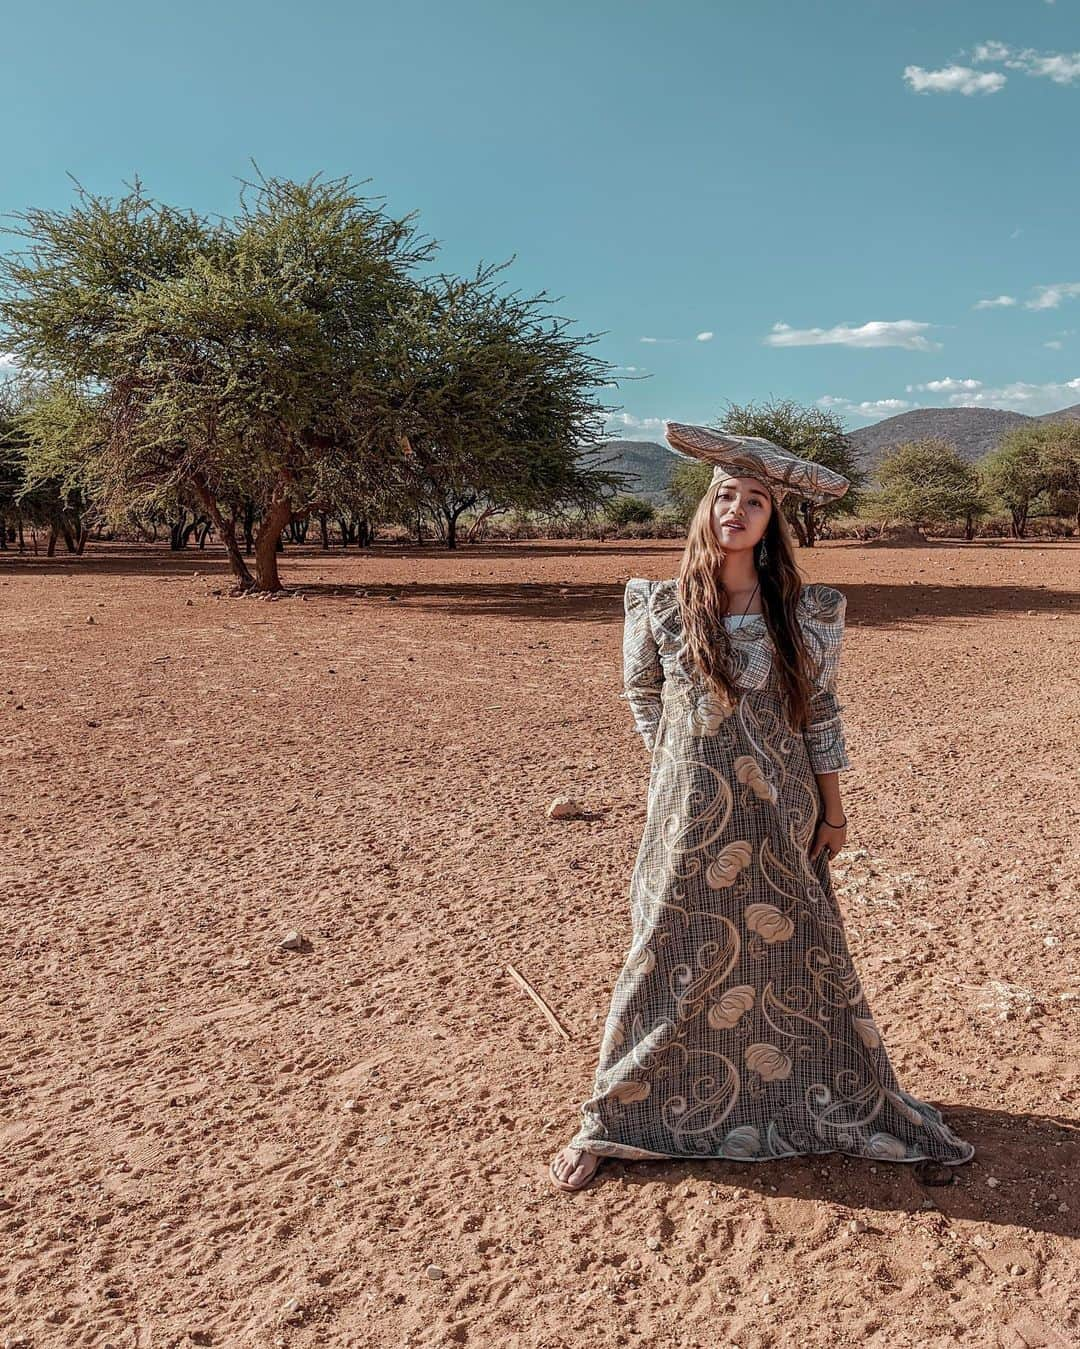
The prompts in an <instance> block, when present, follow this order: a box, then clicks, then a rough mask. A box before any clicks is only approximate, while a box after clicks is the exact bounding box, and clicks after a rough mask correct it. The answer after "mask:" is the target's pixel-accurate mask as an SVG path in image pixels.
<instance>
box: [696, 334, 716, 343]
mask: <svg viewBox="0 0 1080 1349" xmlns="http://www.w3.org/2000/svg"><path fill="white" fill-rule="evenodd" d="M697 340H698V341H699V342H711V341H712V340H713V334H712V333H698V335H697Z"/></svg>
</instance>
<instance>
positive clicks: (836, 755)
mask: <svg viewBox="0 0 1080 1349" xmlns="http://www.w3.org/2000/svg"><path fill="white" fill-rule="evenodd" d="M819 590H820V592H821V603H820V605H819V607H818V610H817V612H816V614H815V615H814V617H813V618H812V619H811V620H810V622H809V625H808V627H809V636H810V640H811V645H812V646H813V647H814V648H815V649H814V651H813V655H814V657H815V659H816V660H817V661H818V669H817V674H816V676H815V679H814V690H813V693H812V695H811V698H810V707H809V722H808V724H807V727H806V729H805V730H804V731H803V739H804V740H805V742H806V753H807V757H808V758H809V760H810V767H811V769H812V770H813V773H814V777H815V779H816V780H817V786H818V793H819V795H820V797H821V818H820V820H819V822H818V826H817V830H816V832H815V835H814V839H813V842H812V844H811V848H810V856H811V858H812V859H813V858H816V857H817V854H818V853H819V852H820V851H821V849H822V847H824V846H826V845H827V846H828V847H829V849H830V850H831V853H832V854H835V853H837V852H839V850H840V849H841V848H842V847H843V846H844V844H845V842H846V841H847V816H846V814H845V813H844V804H843V801H842V800H841V797H840V773H841V772H842V771H843V770H844V769H848V768H851V767H852V766H853V765H852V763H851V759H850V758H849V757H848V752H847V741H846V739H845V736H844V720H843V715H842V713H843V708H844V705H843V703H841V701H840V698H839V695H838V694H837V688H836V685H837V675H838V673H839V669H840V651H841V647H842V645H843V638H844V619H845V616H846V612H847V596H846V595H844V594H843V593H842V592H841V591H839V590H835V589H833V587H831V586H821V587H819Z"/></svg>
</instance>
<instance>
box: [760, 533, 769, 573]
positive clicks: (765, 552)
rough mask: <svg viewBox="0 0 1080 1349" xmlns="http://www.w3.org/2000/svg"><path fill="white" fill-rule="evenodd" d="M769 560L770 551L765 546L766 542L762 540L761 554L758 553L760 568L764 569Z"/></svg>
mask: <svg viewBox="0 0 1080 1349" xmlns="http://www.w3.org/2000/svg"><path fill="white" fill-rule="evenodd" d="M768 560H769V550H768V548H766V546H765V540H764V539H762V540H761V552H760V553H758V566H759V567H764V566H765V564H766V563H767V562H768Z"/></svg>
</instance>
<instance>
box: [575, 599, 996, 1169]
mask: <svg viewBox="0 0 1080 1349" xmlns="http://www.w3.org/2000/svg"><path fill="white" fill-rule="evenodd" d="M845 610H846V597H845V596H844V595H843V594H842V593H841V592H840V591H839V590H836V589H834V588H833V587H832V586H827V585H822V584H811V585H806V586H804V587H803V589H802V592H801V595H800V599H799V621H800V625H801V627H802V631H803V633H804V635H805V637H806V640H807V644H808V646H809V648H810V652H811V656H812V658H813V659H814V661H815V664H816V666H817V677H816V680H815V689H814V694H813V697H812V699H811V720H810V725H809V727H808V729H807V730H805V731H803V732H798V733H793V732H792V731H791V730H790V729H789V727H788V726H787V724H786V722H785V719H784V715H783V705H782V702H781V693H780V688H779V684H778V681H777V676H776V670H775V665H774V662H773V658H772V656H773V647H772V638H771V636H770V634H769V631H768V626H767V624H766V621H765V619H764V618H763V617H762V616H760V615H756V616H750V617H749V618H747V619H746V620H744V621H743V622H742V623H734V622H731V620H728V622H729V623H730V626H729V628H728V632H729V636H730V638H731V646H732V655H733V661H734V672H735V682H736V685H737V687H738V694H739V696H738V700H737V702H736V704H735V706H734V707H733V708H732V709H730V711H728V710H727V709H726V707H725V706H723V705H721V704H719V703H718V700H716V699H715V697H714V695H712V694H711V692H709V691H708V690H706V689H705V687H704V685H703V684H702V683H701V682H700V680H699V679H698V678H697V676H696V675H695V676H694V677H691V675H690V674H689V673H688V672H687V669H686V667H685V666H684V664H683V661H682V658H681V649H682V629H681V616H680V609H679V603H678V593H677V580H676V579H675V578H671V579H668V580H662V581H649V580H645V579H644V578H642V577H632V578H631V580H630V581H629V582H628V584H627V586H626V594H625V611H626V626H625V630H624V644H623V665H624V670H623V673H624V686H625V690H624V697H625V698H626V699H627V700H628V701H629V705H630V707H631V709H632V712H633V715H634V723H635V727H636V730H637V731H638V732H640V734H641V735H642V737H643V738H644V740H645V744H646V746H647V747H648V748H649V749H650V750H651V751H652V759H651V767H650V770H649V785H648V809H647V818H646V823H645V829H644V834H643V837H642V839H641V845H640V848H639V851H638V855H637V860H636V862H635V865H634V870H633V875H632V879H631V883H630V901H631V916H632V934H633V936H632V942H631V946H630V949H629V952H628V953H627V955H626V958H625V963H624V964H623V967H622V970H621V972H620V974H619V976H618V979H617V981H616V984H615V990H614V995H613V998H612V1002H611V1008H610V1012H609V1014H608V1016H607V1020H606V1022H605V1025H604V1032H603V1039H602V1043H601V1048H600V1060H599V1065H598V1068H597V1071H596V1077H595V1082H594V1085H593V1094H592V1095H591V1096H590V1097H589V1099H588V1100H586V1101H584V1102H582V1104H581V1106H580V1116H581V1119H580V1127H579V1129H578V1132H577V1133H576V1134H575V1136H574V1137H573V1138H572V1139H571V1140H570V1146H571V1147H575V1148H580V1149H582V1150H583V1151H584V1152H591V1153H597V1154H599V1155H600V1156H603V1157H625V1158H633V1159H641V1158H652V1157H699V1158H700V1157H716V1158H721V1157H723V1158H732V1159H736V1160H739V1161H767V1160H772V1159H776V1158H780V1157H792V1156H797V1155H801V1154H810V1153H826V1152H843V1153H848V1154H850V1155H852V1156H856V1157H868V1158H874V1159H876V1160H878V1161H893V1162H914V1161H919V1160H922V1159H926V1158H928V1159H932V1160H934V1161H936V1162H939V1163H944V1164H946V1165H955V1164H959V1163H962V1162H966V1161H970V1159H971V1158H972V1157H973V1156H974V1155H975V1148H974V1146H973V1145H972V1144H970V1143H968V1142H966V1141H965V1140H964V1139H962V1138H959V1137H958V1136H957V1135H956V1134H955V1133H953V1132H952V1130H951V1129H950V1128H949V1127H948V1125H947V1124H946V1123H945V1121H944V1120H943V1118H942V1115H941V1112H940V1111H939V1110H938V1109H937V1108H936V1107H934V1106H932V1105H930V1104H928V1103H927V1102H925V1101H921V1100H919V1099H917V1098H916V1097H915V1096H912V1095H911V1094H910V1093H909V1092H907V1091H905V1090H904V1089H903V1087H901V1086H900V1084H899V1082H898V1081H897V1078H896V1075H895V1073H894V1070H893V1067H892V1064H891V1063H890V1061H889V1057H888V1054H887V1052H886V1049H885V1046H884V1044H883V1042H882V1037H881V1034H880V1032H879V1030H878V1028H877V1026H876V1025H875V1024H874V1019H873V1016H872V1015H871V1011H870V1008H869V1006H868V1005H867V1001H866V997H865V995H864V993H863V989H862V986H861V984H860V982H859V977H858V975H857V974H856V972H855V969H854V967H853V965H852V961H851V956H850V954H849V951H848V947H847V942H846V939H845V935H844V925H843V918H842V916H841V913H840V909H839V907H838V905H837V901H836V898H835V895H834V893H833V888H832V880H831V877H830V873H829V863H828V860H827V859H826V858H825V856H824V854H822V853H819V854H818V857H817V859H816V861H814V862H811V861H810V858H809V848H810V845H811V843H812V841H813V836H814V832H815V829H816V825H817V821H818V818H819V815H820V808H821V798H820V794H819V791H818V787H817V782H816V779H815V776H814V775H815V773H828V772H833V771H841V770H844V769H847V768H850V767H851V766H852V765H851V762H850V760H849V758H848V754H847V747H846V743H845V738H844V727H843V721H842V717H841V713H842V710H843V704H842V703H841V702H840V701H839V699H838V696H837V691H836V677H837V670H838V667H839V659H840V648H841V643H842V638H843V631H844V617H845Z"/></svg>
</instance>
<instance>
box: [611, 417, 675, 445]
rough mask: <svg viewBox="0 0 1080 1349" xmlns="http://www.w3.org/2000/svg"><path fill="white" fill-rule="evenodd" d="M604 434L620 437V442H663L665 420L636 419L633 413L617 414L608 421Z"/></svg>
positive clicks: (660, 418) (654, 418)
mask: <svg viewBox="0 0 1080 1349" xmlns="http://www.w3.org/2000/svg"><path fill="white" fill-rule="evenodd" d="M657 433H659V434H657ZM604 434H605V435H607V436H612V437H618V438H619V439H620V440H660V441H662V440H663V438H664V418H663V417H635V416H634V415H633V413H631V412H616V413H614V414H613V415H612V416H610V417H609V418H608V419H607V423H606V425H605V427H604Z"/></svg>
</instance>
